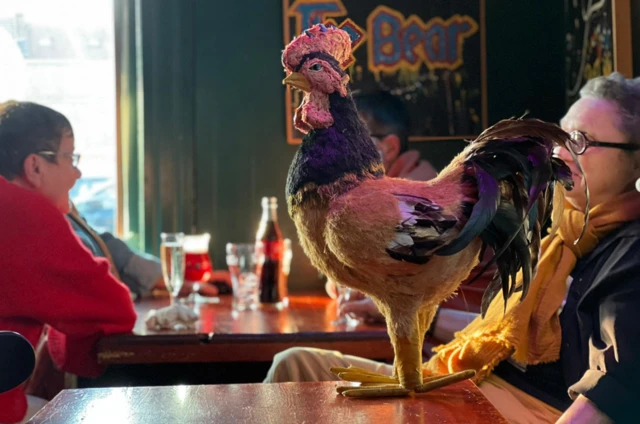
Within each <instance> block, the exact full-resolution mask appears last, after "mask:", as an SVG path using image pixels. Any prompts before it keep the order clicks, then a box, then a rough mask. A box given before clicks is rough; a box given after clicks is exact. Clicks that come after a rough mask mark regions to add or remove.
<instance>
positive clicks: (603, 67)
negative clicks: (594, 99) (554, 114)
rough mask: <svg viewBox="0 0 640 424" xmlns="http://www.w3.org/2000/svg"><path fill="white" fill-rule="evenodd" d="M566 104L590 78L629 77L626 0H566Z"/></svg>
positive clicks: (576, 96)
mask: <svg viewBox="0 0 640 424" xmlns="http://www.w3.org/2000/svg"><path fill="white" fill-rule="evenodd" d="M564 10H565V40H566V52H565V61H566V65H565V70H566V72H565V80H566V87H567V91H566V105H567V107H568V106H570V105H571V104H573V103H574V102H575V101H576V100H577V99H578V97H579V92H580V88H582V86H583V85H584V84H585V83H586V82H587V81H588V80H590V79H591V78H595V77H599V76H602V75H609V74H610V73H612V72H613V71H618V72H621V73H623V74H624V75H625V76H627V77H631V76H632V69H631V21H630V16H631V10H630V3H629V0H600V1H591V0H590V1H580V2H576V1H575V0H565V6H564Z"/></svg>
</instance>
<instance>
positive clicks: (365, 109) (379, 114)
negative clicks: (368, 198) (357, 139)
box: [353, 90, 438, 181]
mask: <svg viewBox="0 0 640 424" xmlns="http://www.w3.org/2000/svg"><path fill="white" fill-rule="evenodd" d="M353 100H354V102H355V103H356V108H357V109H358V113H359V114H360V118H361V119H362V120H363V121H364V123H365V124H366V125H367V128H368V129H369V133H370V134H371V139H372V140H373V141H374V143H376V147H377V148H378V151H379V152H380V154H381V157H382V162H383V164H384V168H385V173H386V174H387V176H389V177H393V178H405V179H408V180H414V181H428V180H430V179H432V178H435V177H436V176H437V175H438V172H437V171H436V170H435V168H434V167H433V166H432V165H431V163H429V162H428V161H426V160H424V159H421V158H420V152H418V151H417V150H409V131H410V127H411V123H410V119H409V112H408V110H407V106H406V105H405V103H404V102H403V101H402V99H400V98H399V97H396V96H394V95H392V94H391V93H389V92H387V91H381V90H378V91H372V92H360V91H356V92H354V93H353Z"/></svg>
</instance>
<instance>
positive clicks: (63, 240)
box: [0, 177, 136, 423]
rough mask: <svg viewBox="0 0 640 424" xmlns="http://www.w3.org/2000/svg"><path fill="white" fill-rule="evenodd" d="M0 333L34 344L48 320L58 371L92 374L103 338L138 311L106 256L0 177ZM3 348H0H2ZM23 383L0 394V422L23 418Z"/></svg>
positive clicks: (49, 207) (43, 203) (39, 200)
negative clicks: (94, 252)
mask: <svg viewBox="0 0 640 424" xmlns="http://www.w3.org/2000/svg"><path fill="white" fill-rule="evenodd" d="M0 287H1V290H0V330H10V331H15V332H18V333H20V334H22V335H23V336H25V337H26V338H27V339H28V340H29V341H30V342H31V344H32V345H33V346H37V344H38V340H39V338H40V335H41V333H42V329H43V326H44V325H45V324H48V325H49V326H50V330H49V339H48V340H49V351H50V354H51V357H52V358H53V360H54V361H55V363H56V364H57V365H58V367H60V369H62V370H64V371H67V372H70V373H73V374H78V375H81V376H86V377H93V376H97V375H99V374H100V373H101V367H100V366H99V365H98V363H97V358H96V352H95V344H96V342H97V341H98V339H100V337H102V336H104V335H106V334H113V333H128V332H130V331H131V330H132V329H133V326H134V324H135V320H136V314H135V311H134V309H133V304H132V303H131V298H130V296H129V291H128V290H127V288H126V287H125V286H124V285H123V284H122V283H120V282H119V281H118V280H116V279H115V278H114V277H113V276H112V275H111V274H110V273H109V264H108V262H107V261H106V260H104V259H97V258H94V257H93V256H92V255H91V253H90V252H89V251H88V250H86V249H85V248H84V246H82V244H81V242H80V241H79V240H78V239H77V238H76V236H75V234H74V233H73V231H72V230H71V227H70V226H69V223H68V222H67V220H66V219H65V217H64V215H63V214H62V213H60V211H59V210H58V209H56V208H55V206H53V204H51V203H50V202H49V201H48V200H47V199H45V198H44V197H43V196H41V195H40V194H38V193H35V192H32V191H29V190H26V189H24V188H21V187H19V186H17V185H15V184H12V183H10V182H8V181H7V180H5V179H4V178H2V177H0ZM0 348H1V347H0ZM26 408H27V403H26V397H25V395H24V392H23V388H22V387H19V388H16V389H14V390H12V391H9V392H6V393H3V394H0V422H1V423H13V422H18V421H20V420H22V418H23V417H24V415H25V413H26Z"/></svg>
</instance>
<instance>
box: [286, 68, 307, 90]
mask: <svg viewBox="0 0 640 424" xmlns="http://www.w3.org/2000/svg"><path fill="white" fill-rule="evenodd" d="M282 83H283V84H289V85H290V86H292V87H295V88H298V89H300V90H302V91H304V92H306V93H308V92H310V91H311V86H310V85H309V80H307V78H306V77H305V76H304V75H302V74H301V73H300V72H291V73H290V74H289V75H288V76H287V77H286V78H285V79H283V80H282Z"/></svg>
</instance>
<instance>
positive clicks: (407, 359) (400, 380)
mask: <svg viewBox="0 0 640 424" xmlns="http://www.w3.org/2000/svg"><path fill="white" fill-rule="evenodd" d="M385 309H386V308H381V311H383V313H384V314H385V315H386V318H387V330H388V332H389V336H390V338H391V343H392V344H393V348H394V352H395V361H394V369H395V376H394V377H388V376H383V375H379V374H377V373H373V372H370V371H366V370H360V369H356V370H354V371H350V370H352V369H353V368H346V369H335V370H334V369H332V371H334V373H336V374H337V375H338V377H340V379H342V380H345V381H357V382H360V383H363V384H375V385H367V386H360V387H339V388H338V393H342V395H344V396H348V397H393V396H407V395H408V394H409V393H411V392H412V391H413V389H414V388H415V387H417V386H419V385H420V384H422V342H423V340H424V332H422V331H421V330H420V329H421V328H422V327H423V321H424V319H425V317H424V314H423V313H418V314H416V316H415V317H413V318H410V319H409V320H407V316H406V312H405V311H402V313H401V315H400V316H401V317H402V318H404V320H402V318H400V319H401V320H402V321H401V322H403V323H404V324H405V326H404V327H402V329H401V326H400V325H398V322H399V320H398V319H395V318H396V317H394V314H393V311H391V310H389V309H386V310H385ZM430 315H431V316H430V318H431V317H432V316H433V313H431V314H430ZM398 333H400V334H398ZM336 371H337V372H336ZM341 371H342V372H341Z"/></svg>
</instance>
